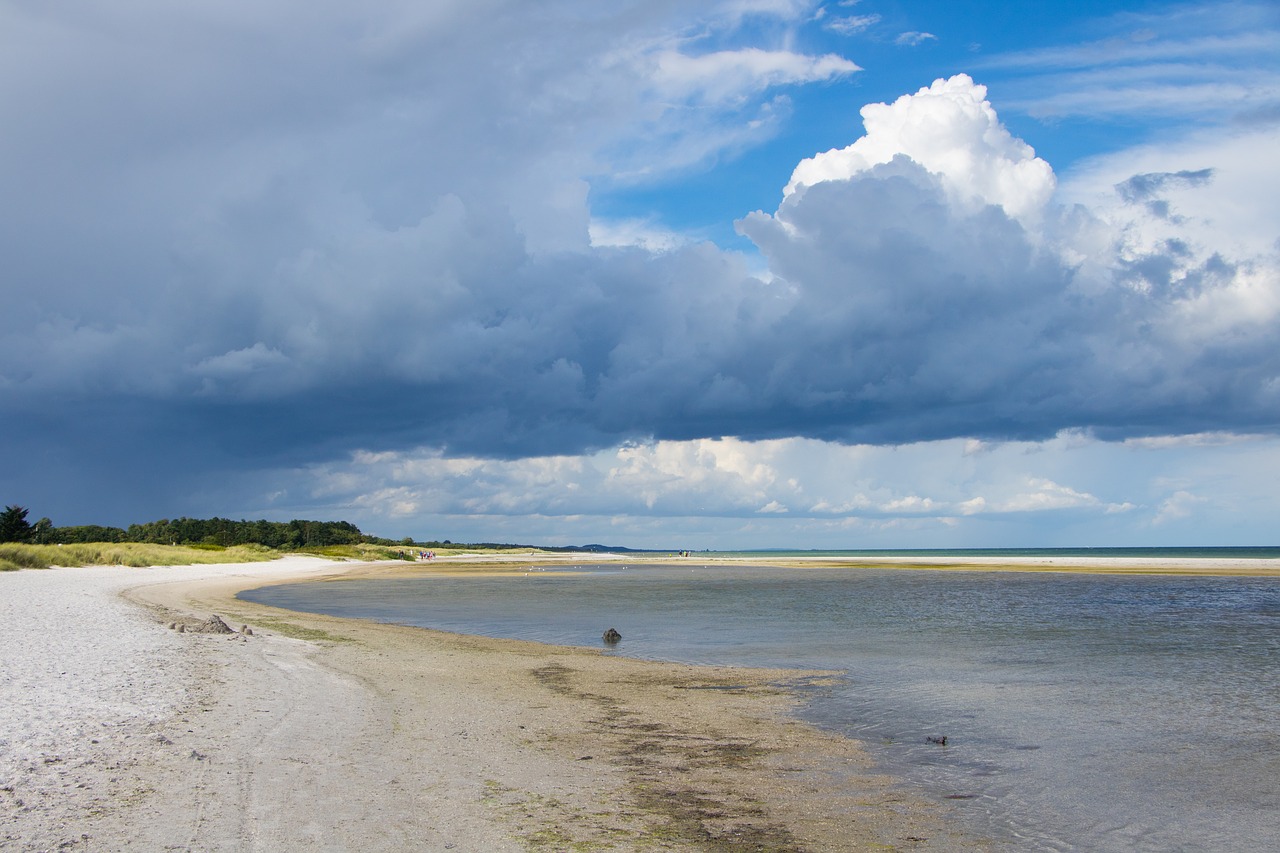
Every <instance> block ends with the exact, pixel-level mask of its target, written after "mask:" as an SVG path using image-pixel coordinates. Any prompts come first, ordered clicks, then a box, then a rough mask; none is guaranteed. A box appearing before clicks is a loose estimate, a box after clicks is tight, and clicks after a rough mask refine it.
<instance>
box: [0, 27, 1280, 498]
mask: <svg viewBox="0 0 1280 853" xmlns="http://www.w3.org/2000/svg"><path fill="white" fill-rule="evenodd" d="M499 5H503V4H499ZM677 5H678V4H661V3H659V4H614V5H611V6H610V7H609V9H607V10H602V9H600V7H598V6H595V5H590V4H578V3H572V2H566V3H563V4H555V5H553V6H552V7H549V10H548V11H547V14H546V15H545V16H544V15H543V14H542V13H541V12H540V13H539V15H538V16H535V17H534V18H530V16H529V15H527V14H522V13H521V12H520V8H519V7H518V4H511V5H510V6H509V8H506V7H504V9H505V11H504V14H486V15H485V16H483V19H481V17H480V16H477V15H474V14H469V13H467V12H465V10H463V9H462V7H454V6H450V5H447V4H446V5H433V6H431V7H430V9H429V10H423V9H419V8H417V7H412V6H405V5H403V4H398V3H390V2H388V3H381V4H375V5H374V6H373V7H370V9H369V10H366V11H362V12H355V11H342V10H337V9H328V8H326V9H324V10H322V11H321V12H316V11H315V10H314V9H313V7H311V6H307V7H306V9H304V8H303V7H302V6H300V5H297V4H285V5H284V6H276V7H273V8H272V9H271V10H262V9H259V8H257V7H252V8H250V7H249V6H241V5H236V4H232V5H230V6H228V5H226V4H216V5H206V6H202V5H200V4H196V5H194V6H190V7H184V8H183V9H167V10H162V11H159V12H157V11H156V10H155V9H153V8H152V7H151V6H150V5H145V6H144V5H129V4H126V5H125V6H124V7H123V9H122V10H118V11H117V13H116V14H113V15H110V16H102V17H99V18H88V17H81V18H76V19H71V18H70V17H67V16H66V15H65V14H64V13H62V12H60V11H59V10H58V9H56V8H50V9H40V10H34V11H33V10H17V9H15V8H13V7H9V8H8V9H7V11H5V12H4V13H3V14H4V16H5V19H6V21H5V27H4V29H5V31H6V32H7V33H8V35H7V36H5V45H6V46H7V47H12V48H14V50H6V51H5V52H4V53H5V55H6V56H7V57H8V59H7V60H6V61H7V62H8V63H10V64H11V66H14V67H20V68H21V69H23V71H24V72H25V73H24V74H17V73H12V74H4V75H0V79H2V80H4V81H5V82H4V83H3V84H0V115H3V116H4V117H5V118H6V127H8V128H10V129H11V132H7V133H6V134H5V137H4V140H3V141H0V155H3V156H0V189H3V191H4V193H5V196H6V198H11V199H21V200H22V203H21V204H15V205H8V206H7V207H6V210H5V211H4V212H3V213H0V216H3V217H4V227H3V228H0V251H2V252H3V254H4V256H5V257H6V258H7V259H8V261H7V265H8V269H7V271H6V282H7V283H6V287H5V292H6V302H7V306H6V307H7V309H8V310H6V312H4V314H3V316H0V400H2V402H3V407H4V410H5V412H6V413H7V415H6V419H5V424H4V427H3V429H4V435H3V439H4V440H5V442H6V444H7V446H9V447H11V448H21V450H20V451H19V452H17V453H15V454H14V457H13V459H12V460H11V465H12V466H13V470H15V471H18V472H21V474H22V476H23V477H25V478H27V479H30V480H35V479H38V478H41V477H43V478H45V479H47V480H49V481H50V482H53V483H55V484H65V483H73V482H74V471H75V470H76V469H77V467H80V466H85V465H88V464H93V465H94V466H99V467H100V468H101V470H104V471H107V472H109V473H110V474H111V475H118V476H121V477H123V476H125V475H126V472H127V471H129V470H131V469H133V470H136V469H137V468H138V467H139V466H140V467H142V468H145V469H147V470H148V471H153V472H155V473H156V475H157V476H159V475H161V474H164V475H171V474H172V473H173V472H175V471H177V470H181V469H188V470H193V471H194V472H196V473H200V472H217V471H223V472H225V471H234V470H255V469H261V468H280V467H287V466H291V465H304V466H305V465H314V464H323V463H324V462H325V461H326V460H335V459H346V458H350V454H352V453H354V452H359V453H372V454H379V453H403V452H407V451H409V450H410V449H414V448H431V449H432V450H431V451H430V452H439V453H440V454H442V458H464V459H512V460H515V459H527V458H535V457H536V458H559V457H566V458H567V457H573V456H576V455H580V454H591V453H593V452H597V451H600V450H601V449H606V448H616V447H619V446H626V445H627V444H628V443H629V442H640V443H641V444H642V445H644V446H648V445H647V443H651V442H686V441H692V442H695V444H693V445H689V448H693V449H686V450H685V451H683V452H696V448H697V447H698V446H699V445H697V444H696V442H698V441H705V440H719V439H722V438H724V437H735V438H738V439H742V440H748V441H765V440H783V439H798V440H811V439H813V440H824V441H831V442H836V443H840V444H848V445H885V446H889V445H901V444H907V443H913V442H922V441H930V440H952V439H957V440H959V439H967V438H979V439H987V440H996V441H1004V440H1017V441H1024V440H1041V439H1051V438H1053V437H1054V436H1057V435H1060V434H1062V433H1063V432H1064V431H1071V430H1076V431H1087V432H1089V433H1091V434H1093V435H1097V436H1100V437H1103V438H1107V439H1116V440H1119V439H1125V438H1133V437H1142V436H1153V435H1176V434H1183V433H1202V432H1206V431H1238V432H1250V433H1274V432H1275V431H1276V429H1277V425H1280V350H1277V348H1276V347H1275V345H1274V341H1275V340H1276V337H1277V332H1278V331H1280V328H1278V318H1280V274H1278V272H1277V270H1278V269H1280V262H1278V260H1277V245H1276V242H1275V239H1276V238H1275V234H1274V223H1275V222H1277V221H1280V215H1278V214H1277V210H1276V204H1277V202H1276V199H1277V198H1280V167H1277V166H1276V165H1275V158H1274V157H1269V156H1266V157H1257V156H1249V157H1242V156H1236V155H1238V154H1240V153H1241V152H1259V151H1274V150H1275V147H1274V146H1275V143H1276V142H1277V133H1276V131H1275V129H1274V128H1270V127H1250V128H1241V129H1239V130H1238V131H1237V132H1236V133H1235V135H1233V136H1232V137H1231V138H1229V139H1224V138H1218V139H1214V140H1213V141H1212V144H1209V143H1208V142H1207V141H1204V140H1202V141H1199V142H1197V141H1196V140H1190V141H1188V142H1187V143H1186V144H1184V145H1182V146H1179V147H1171V148H1169V149H1168V150H1165V151H1163V152H1154V151H1152V152H1146V153H1145V154H1143V155H1142V156H1138V157H1136V158H1130V159H1129V160H1127V161H1126V162H1125V163H1124V164H1121V163H1120V162H1119V161H1114V162H1113V161H1098V162H1096V163H1093V164H1091V165H1090V167H1089V169H1086V170H1082V171H1081V173H1080V174H1079V175H1075V176H1073V177H1072V182H1071V184H1070V186H1063V187H1060V186H1058V183H1059V179H1058V177H1057V176H1055V175H1054V173H1053V170H1052V168H1051V167H1050V165H1049V164H1048V163H1046V162H1045V161H1044V160H1042V159H1039V158H1037V157H1036V156H1035V153H1034V151H1032V149H1031V148H1030V146H1028V145H1027V144H1026V143H1025V142H1023V141H1022V140H1019V139H1018V138H1016V137H1015V136H1014V135H1012V134H1011V133H1010V132H1009V131H1008V130H1007V129H1006V128H1005V127H1004V126H1003V124H1002V123H1001V121H1000V119H999V116H998V115H997V113H996V110H995V109H994V108H993V107H992V105H991V103H990V102H989V100H988V98H987V92H986V90H985V89H984V87H983V86H981V85H979V84H978V83H975V82H974V81H973V80H972V79H971V78H969V77H968V76H966V75H957V76H954V77H951V78H949V79H944V80H938V81H935V82H933V83H932V84H931V85H928V86H925V87H923V88H921V89H920V90H919V91H917V92H916V93H914V94H908V95H904V96H902V97H901V98H898V99H897V100H896V101H894V102H893V103H888V104H872V105H869V106H867V107H865V108H864V109H863V110H862V117H863V120H864V124H865V134H864V135H863V136H862V137H861V138H859V139H856V140H853V141H852V142H851V144H850V145H849V146H848V147H845V148H843V149H836V150H833V151H829V152H826V153H823V154H816V155H815V156H814V157H812V158H809V159H806V160H804V161H803V162H801V163H799V164H798V165H797V167H796V169H795V172H794V174H793V176H792V178H791V180H790V182H789V183H786V182H785V176H782V177H781V178H780V180H779V184H780V193H781V200H780V202H779V206H778V207H777V209H776V210H774V211H772V212H764V211H757V212H754V213H750V214H749V215H746V216H745V217H744V218H743V219H741V220H740V221H739V223H738V229H739V232H740V233H741V234H742V235H744V236H745V237H747V238H749V239H750V240H751V241H752V242H753V243H754V244H755V246H756V247H758V251H759V253H760V256H761V258H762V260H763V265H764V266H765V267H766V268H767V274H764V275H761V274H759V273H758V269H759V267H760V264H759V263H757V262H755V261H753V260H752V259H750V258H746V257H743V256H742V255H740V254H738V253H734V252H729V251H726V250H724V249H722V248H720V247H717V246H715V245H713V244H710V243H694V244H688V243H681V242H680V241H678V240H674V239H671V240H660V241H656V242H650V243H648V245H647V247H646V246H628V245H617V244H619V243H625V242H626V240H622V239H617V238H616V231H615V232H610V231H609V229H608V228H603V227H601V226H598V225H597V226H596V227H595V228H594V229H593V228H592V224H591V210H590V199H589V190H590V187H591V185H592V183H593V181H598V182H608V181H639V180H643V179H644V178H645V176H649V175H653V174H656V173H668V174H669V173H671V172H673V171H678V170H680V169H683V168H687V167H688V166H689V164H691V163H697V162H701V161H704V160H705V159H706V158H708V157H715V156H717V155H718V154H719V153H722V152H726V151H731V150H733V149H734V147H735V146H738V145H741V144H743V140H746V139H751V138H758V137H759V135H761V134H767V133H768V132H769V128H770V127H771V125H772V123H773V122H775V121H776V120H777V117H778V116H780V115H783V114H784V113H785V110H786V93H787V91H788V89H789V87H795V86H801V85H808V84H815V83H822V82H824V81H830V80H833V79H837V78H840V77H843V76H847V75H850V74H854V73H856V72H857V65H856V64H854V63H853V62H852V61H850V60H848V59H845V58H843V57H839V56H835V55H832V54H805V53H802V52H799V51H795V50H793V49H791V48H789V47H787V46H786V45H785V44H780V43H778V44H761V45H750V46H741V45H738V46H733V47H726V46H725V44H724V39H716V38H700V37H695V36H691V35H690V34H689V30H688V28H687V26H678V25H677V23H676V21H677V17H676V16H677V11H679V13H680V15H681V16H687V15H689V14H691V12H690V10H689V9H688V8H687V7H685V6H683V5H681V6H680V9H679V10H677V8H676V7H677ZM761 8H762V9H765V11H760V9H754V8H753V9H750V10H744V9H743V8H741V7H739V6H734V5H732V4H731V5H730V6H728V7H726V6H720V5H717V4H712V3H707V4H702V5H700V6H698V7H697V9H695V10H693V12H692V14H695V15H700V16H701V17H700V18H699V21H700V24H701V26H702V27H703V29H704V30H706V31H710V32H719V33H724V32H729V31H734V32H737V30H735V28H739V27H741V26H742V21H743V20H744V16H745V17H752V16H755V17H759V16H761V15H764V16H766V17H771V18H775V19H780V20H783V21H786V20H790V19H793V18H797V17H799V16H801V15H803V14H805V10H804V9H803V8H800V7H799V6H797V5H795V4H781V5H776V8H775V6H774V5H769V6H767V7H761ZM153 14H158V15H161V16H162V17H163V18H164V20H163V21H162V22H160V23H161V24H163V26H160V25H156V24H155V23H154V22H152V25H151V26H146V27H143V26H139V25H137V24H138V22H139V20H140V19H141V18H142V17H145V16H149V15H153ZM623 18H625V26H624V25H623V24H622V22H621V19H623ZM569 19H572V20H573V21H574V22H575V23H574V26H565V25H564V22H565V21H566V20H569ZM679 20H681V21H686V20H687V18H686V17H681V18H680V19H679ZM530 28H533V31H532V32H531V31H530ZM19 46H20V49H19ZM230 57H235V61H230V59H229V58H230ZM584 69H585V71H584ZM11 70H12V69H11ZM18 115H22V116H24V118H25V120H24V121H22V122H17V121H14V120H12V119H13V118H14V117H15V116H18ZM783 183H786V186H785V188H784V187H782V186H781V185H782V184H783ZM1241 187H1248V191H1247V192H1245V193H1244V194H1241V193H1239V192H1238V190H1239V189H1240V188H1241ZM1242 200H1244V201H1245V202H1247V204H1243V205H1242V204H1241V201H1242ZM1237 223H1251V224H1242V226H1241V228H1240V229H1238V230H1237V229H1235V228H1234V226H1235V225H1236V224H1237ZM593 230H594V233H595V234H597V236H598V237H599V239H597V240H596V242H595V244H593V243H592V239H591V237H590V233H592V231H593ZM610 233H613V234H614V237H613V238H610V237H609V236H608V235H609V234H610ZM600 235H605V236H600ZM87 414H91V415H92V418H93V424H92V425H90V424H87V423H86V422H85V418H86V415H87ZM100 425H105V426H100ZM103 430H105V431H106V432H103ZM659 446H666V445H659ZM414 452H417V451H414ZM140 460H145V461H140ZM636 464H639V463H638V462H637V463H636ZM645 464H646V465H650V466H651V467H652V466H656V467H654V471H655V472H657V473H654V474H653V476H654V477H655V478H656V479H658V480H661V475H660V472H661V469H662V466H661V464H660V460H658V461H655V460H649V461H647V462H646V463H645ZM646 476H648V475H646ZM742 476H745V477H747V478H748V479H749V475H745V474H744V475H742ZM129 488H130V489H135V490H139V492H140V493H145V492H146V490H147V489H150V488H157V489H158V488H161V487H160V486H146V485H137V484H134V485H130V486H129ZM655 488H657V487H655ZM144 496H145V495H144ZM917 497H919V496H917ZM974 497H975V496H968V497H964V498H963V499H961V500H960V501H958V502H957V503H956V512H957V513H959V514H963V512H964V511H965V509H964V506H962V505H961V504H962V503H963V501H970V500H973V499H974ZM911 498H912V496H911V495H898V496H896V497H894V498H892V499H891V500H894V501H900V502H902V501H905V503H900V504H898V506H899V508H909V507H910V506H911ZM140 500H141V498H140ZM406 500H409V501H410V502H412V500H411V499H409V498H406ZM664 500H668V501H669V498H664ZM824 500H827V503H828V504H829V505H830V506H833V507H834V506H840V505H843V504H847V503H848V502H849V501H850V500H853V501H856V500H857V498H856V496H855V497H852V498H851V497H848V496H843V497H840V498H839V499H838V500H837V499H835V498H831V499H824ZM867 500H868V501H872V500H873V499H872V498H871V497H868V498H867ZM921 500H923V498H921ZM983 500H984V501H987V503H985V504H983V505H979V504H968V506H969V508H970V509H976V508H981V507H982V506H986V507H991V506H1001V507H1014V506H1017V505H1018V503H1019V501H1021V502H1023V503H1035V502H1037V501H1038V502H1040V503H1045V502H1048V503H1053V504H1056V505H1063V504H1071V503H1073V502H1074V503H1079V502H1085V503H1087V502H1089V501H1090V500H1096V501H1097V502H1098V504H1099V505H1106V504H1107V501H1106V500H1105V499H1103V498H1091V497H1090V495H1089V494H1087V493H1086V492H1082V491H1075V490H1073V489H1072V488H1070V487H1066V486H1059V485H1057V484H1056V483H1055V482H1053V481H1051V480H1048V481H1045V482H1039V481H1037V483H1029V484H1026V485H1025V489H1024V491H1023V492H1020V493H1017V494H1008V495H1005V496H1004V497H1001V498H998V499H995V498H987V497H983ZM757 501H758V507H757V508H758V509H759V511H760V512H763V513H765V514H768V515H782V514H787V513H795V512H796V511H797V510H798V509H800V508H804V509H805V510H806V511H815V510H814V509H813V508H814V507H815V506H819V505H820V504H821V503H822V500H817V501H814V502H810V503H808V506H807V507H805V506H804V503H805V501H803V500H799V499H797V498H796V497H795V496H788V495H786V494H779V493H775V492H770V491H767V490H765V491H761V492H760V493H759V494H758V495H753V496H752V497H751V499H750V501H749V503H752V504H755V503H756V502H757ZM408 505H409V504H408V503H405V504H404V506H408ZM877 505H879V504H877ZM884 505H885V506H888V503H885V504H884ZM744 506H745V505H744ZM1175 509H1176V505H1175ZM1170 512H1171V513H1172V512H1174V509H1171V510H1170Z"/></svg>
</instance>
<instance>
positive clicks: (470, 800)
mask: <svg viewBox="0 0 1280 853" xmlns="http://www.w3.org/2000/svg"><path fill="white" fill-rule="evenodd" d="M464 562H466V561H456V562H455V564H454V565H455V566H456V565H458V564H460V563H464ZM447 566H448V564H446V563H440V564H438V565H437V566H435V567H433V568H434V569H437V570H447ZM412 568H413V567H406V566H404V565H402V564H401V565H397V564H383V565H371V566H357V565H352V564H332V563H325V562H323V561H320V560H315V559H310V558H298V557H291V558H286V559H284V560H279V561H275V562H271V563H261V564H248V565H217V566H183V567H162V568H152V569H132V568H123V567H95V568H77V569H51V570H46V571H35V570H33V571H22V572H9V573H4V574H2V575H0V631H2V632H3V638H2V641H3V643H4V648H5V670H4V680H3V682H2V684H0V692H2V695H0V699H2V700H3V707H4V708H5V718H4V720H3V723H2V724H0V848H3V849H5V850H22V851H37V850H55V849H67V850H75V849H81V850H122V849H126V848H128V849H143V850H165V849H168V850H190V851H242V850H264V851H265V850H300V849H308V850H334V851H337V850H357V849H359V850H388V851H389V850H406V849H414V850H459V851H469V850H474V851H502V850H597V849H613V850H811V851H837V850H863V849H886V848H887V849H924V850H960V849H964V850H972V849H985V848H990V847H992V846H993V845H992V844H990V843H988V842H985V841H984V840H983V839H981V838H975V837H964V836H963V835H961V834H960V833H959V832H958V831H957V830H956V829H954V828H953V826H952V825H951V824H950V823H949V820H948V805H947V803H945V802H942V801H936V800H930V799H928V798H927V797H923V796H921V795H920V794H918V793H913V792H911V791H909V790H907V789H905V788H904V787H902V786H901V785H900V784H898V782H897V780H895V779H893V778H890V777H887V776H884V775H882V774H880V773H878V772H877V771H876V769H875V768H874V767H873V766H872V764H871V761H870V759H869V758H868V756H867V754H866V753H865V752H864V751H863V750H862V749H861V748H860V746H859V745H858V743H856V742H855V741H852V740H849V739H844V738H840V737H836V736H833V735H830V734H826V733H824V732H822V731H819V730H817V729H816V728H814V727H812V726H810V725H807V724H805V723H802V722H799V721H798V720H797V719H795V718H793V717H792V716H791V715H790V712H791V711H793V710H794V708H795V706H796V703H797V701H798V698H797V693H796V692H795V690H794V688H795V687H797V686H799V685H803V684H805V683H809V682H813V681H815V680H820V679H822V678H824V677H826V675H825V674H824V673H820V672H803V671H794V670H760V669H746V668H725V667H692V666H684V665H675V664H665V663H654V662H646V661H638V660H630V659H626V658H620V657H615V656H606V655H602V654H600V653H599V652H597V651H595V650H591V649H570V648H565V647H557V646H548V645H541V644H535V643H522V642H517V641H507V640H494V639H484V638H476V637H466V636H460V635H454V634H446V633H441V632H435V631H430V630H424V629H420V628H407V627H400V626H394V625H381V624H375V623H370V622H364V621H357V620H349V619H338V618H332V617H325V616H313V615H308V614H301V613H294V612H290V611H283V610H278V609H275V608H270V607H265V606H261V605H255V604H252V603H249V602H245V601H241V600H238V599H236V598H235V597H234V596H235V593H236V592H238V591H239V590H242V589H246V588H250V587H254V586H260V585H263V584H267V583H274V582H285V581H298V580H305V579H318V578H324V577H336V576H339V575H350V574H353V573H365V574H374V575H376V574H378V573H384V572H385V573H390V572H399V571H404V570H406V569H410V570H412ZM507 568H508V570H512V569H515V568H516V567H515V566H508V567H507ZM214 614H217V615H218V616H220V617H221V618H222V619H223V620H225V621H226V623H228V624H229V625H230V626H231V627H232V628H233V629H234V631H233V632H232V633H229V634H215V633H200V632H199V630H200V628H201V626H202V624H204V623H205V622H206V620H208V619H209V618H210V616H211V615H214ZM179 626H181V627H182V628H183V630H181V631H180V630H178V627H179ZM244 627H247V628H248V631H242V628H244ZM606 627H608V626H601V629H602V630H603V629H604V628H606Z"/></svg>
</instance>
